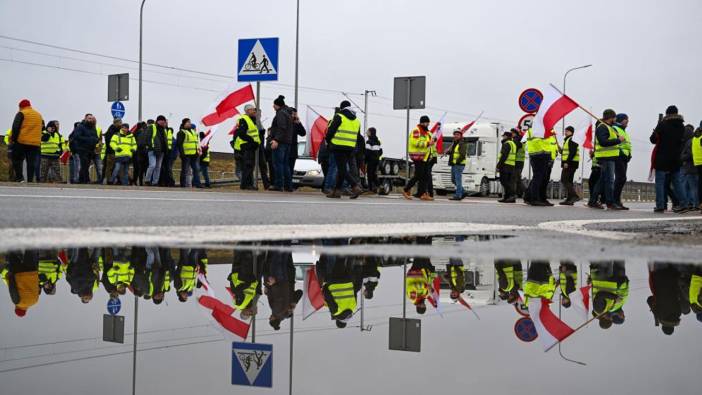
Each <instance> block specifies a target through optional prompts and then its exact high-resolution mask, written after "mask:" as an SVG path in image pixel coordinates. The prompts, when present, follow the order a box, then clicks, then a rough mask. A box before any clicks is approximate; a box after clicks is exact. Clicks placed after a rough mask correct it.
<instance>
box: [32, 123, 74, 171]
mask: <svg viewBox="0 0 702 395" xmlns="http://www.w3.org/2000/svg"><path fill="white" fill-rule="evenodd" d="M59 127H60V124H59V121H49V123H48V124H46V130H45V131H44V132H43V133H42V134H41V142H42V144H43V147H42V149H41V151H42V152H41V171H40V172H39V174H40V177H39V180H41V182H61V167H60V163H59V158H60V157H61V155H62V154H63V151H64V150H66V149H68V147H66V142H64V141H63V137H62V136H61V132H60V131H59Z"/></svg>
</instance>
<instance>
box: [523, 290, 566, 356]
mask: <svg viewBox="0 0 702 395" xmlns="http://www.w3.org/2000/svg"><path fill="white" fill-rule="evenodd" d="M550 303H551V301H550V300H548V299H544V298H533V299H530V300H529V316H530V317H531V320H532V321H533V322H534V326H535V327H536V332H537V333H538V334H539V339H540V340H541V344H542V345H543V346H544V352H548V351H549V350H550V349H551V348H553V347H554V346H555V345H556V344H558V343H560V342H562V341H563V340H565V339H566V338H567V337H568V336H570V335H572V334H573V333H575V331H574V330H573V328H571V327H570V326H568V325H567V324H566V323H565V322H563V321H561V320H560V319H559V318H558V317H556V315H555V314H553V312H552V311H551V309H550V308H549V304H550Z"/></svg>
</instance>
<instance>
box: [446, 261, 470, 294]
mask: <svg viewBox="0 0 702 395" xmlns="http://www.w3.org/2000/svg"><path fill="white" fill-rule="evenodd" d="M463 270H464V267H463V260H462V259H461V258H449V263H447V264H446V274H445V275H444V279H445V280H446V282H447V283H448V284H449V288H450V290H451V291H450V293H449V297H450V298H451V300H453V301H456V300H458V297H459V296H461V294H462V293H463V291H465V289H466V276H465V273H464V271H463Z"/></svg>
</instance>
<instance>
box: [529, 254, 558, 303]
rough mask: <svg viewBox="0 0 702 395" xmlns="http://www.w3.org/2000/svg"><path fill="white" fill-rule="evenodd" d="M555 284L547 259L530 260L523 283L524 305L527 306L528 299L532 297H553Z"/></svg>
mask: <svg viewBox="0 0 702 395" xmlns="http://www.w3.org/2000/svg"><path fill="white" fill-rule="evenodd" d="M557 286H558V282H557V281H556V278H555V277H553V272H552V271H551V265H550V264H549V262H548V261H531V262H530V263H529V269H528V270H527V281H526V284H525V285H524V305H525V306H526V307H529V299H532V298H544V299H548V300H551V299H553V295H554V294H555V293H556V287H557Z"/></svg>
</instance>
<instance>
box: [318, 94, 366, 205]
mask: <svg viewBox="0 0 702 395" xmlns="http://www.w3.org/2000/svg"><path fill="white" fill-rule="evenodd" d="M350 107H351V103H350V102H349V101H348V100H344V101H342V102H341V104H340V105H339V112H337V113H336V114H334V118H332V121H331V123H330V124H329V128H328V129H327V136H326V137H325V140H326V141H327V144H328V147H329V148H330V149H331V152H332V154H333V155H334V162H335V163H336V169H337V177H336V186H335V187H334V190H333V191H332V192H331V193H330V194H328V195H327V197H329V198H340V197H341V190H342V187H343V185H344V182H348V184H349V185H350V186H351V198H352V199H355V198H357V197H358V196H359V195H360V194H361V193H362V192H363V191H362V190H361V188H360V187H359V186H358V183H357V182H356V180H354V178H353V177H352V176H351V174H350V173H349V161H350V159H351V155H353V152H354V148H355V145H356V144H357V143H358V139H357V140H356V143H355V144H354V145H351V146H348V145H340V144H334V141H335V140H334V136H335V135H336V133H337V132H338V130H339V126H341V122H342V118H341V117H342V116H343V117H344V118H346V119H348V120H349V121H356V113H355V112H354V111H352V110H351V108H350ZM355 133H356V134H359V133H361V129H360V127H359V129H358V130H357V131H356V132H355Z"/></svg>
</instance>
